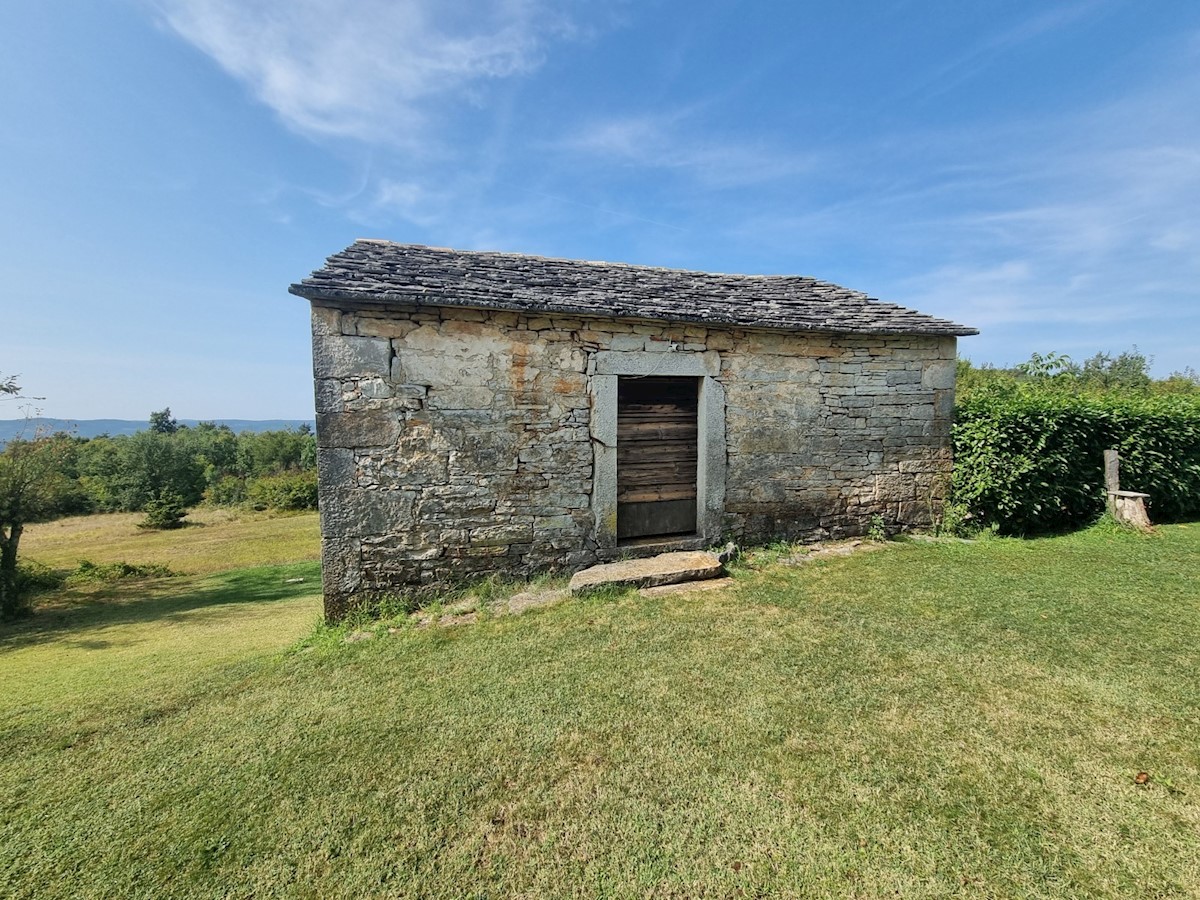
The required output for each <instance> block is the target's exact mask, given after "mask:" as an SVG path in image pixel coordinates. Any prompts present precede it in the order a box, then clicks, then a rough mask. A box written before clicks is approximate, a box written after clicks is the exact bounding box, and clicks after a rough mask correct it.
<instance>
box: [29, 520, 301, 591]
mask: <svg viewBox="0 0 1200 900" xmlns="http://www.w3.org/2000/svg"><path fill="white" fill-rule="evenodd" d="M142 518H143V516H142V515H141V514H140V513H109V514H106V515H98V516H74V517H72V518H69V519H60V520H58V521H56V522H47V523H44V524H41V525H31V526H29V527H28V529H27V530H26V532H25V535H24V537H22V539H21V555H22V557H23V558H25V559H28V560H32V561H34V562H38V563H41V564H42V565H46V566H50V567H51V568H56V569H74V568H75V566H76V565H77V564H78V563H79V561H80V560H81V559H88V560H91V561H92V562H95V563H110V562H137V563H157V564H160V565H166V566H169V567H170V568H171V569H172V570H174V571H176V572H188V573H191V574H196V575H205V574H210V573H213V572H227V571H229V570H231V569H241V568H246V567H248V566H263V565H282V564H284V563H293V562H301V561H304V560H316V559H319V558H320V556H321V536H320V530H319V525H318V518H317V513H315V512H310V513H296V514H292V515H287V514H269V513H254V512H237V511H232V510H227V509H216V508H208V507H200V508H198V509H196V510H194V511H192V512H190V513H188V518H187V522H188V523H189V524H188V525H187V527H185V528H180V529H176V530H172V531H147V530H144V529H139V528H138V527H137V524H138V523H139V522H141V521H142Z"/></svg>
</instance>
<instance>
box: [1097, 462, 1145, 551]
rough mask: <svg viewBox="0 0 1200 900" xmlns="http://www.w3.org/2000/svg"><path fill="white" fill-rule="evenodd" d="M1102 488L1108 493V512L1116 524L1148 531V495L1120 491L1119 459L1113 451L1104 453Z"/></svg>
mask: <svg viewBox="0 0 1200 900" xmlns="http://www.w3.org/2000/svg"><path fill="white" fill-rule="evenodd" d="M1104 487H1105V488H1106V489H1107V492H1108V511H1109V512H1110V513H1112V517H1113V518H1114V519H1116V520H1117V521H1118V522H1120V523H1122V524H1124V525H1129V526H1131V527H1133V528H1137V529H1138V530H1140V531H1149V530H1150V516H1149V515H1148V514H1147V513H1146V501H1147V500H1149V499H1150V495H1149V494H1142V493H1139V492H1138V491H1123V490H1121V457H1120V456H1119V455H1118V454H1117V451H1116V450H1115V449H1110V450H1105V451H1104Z"/></svg>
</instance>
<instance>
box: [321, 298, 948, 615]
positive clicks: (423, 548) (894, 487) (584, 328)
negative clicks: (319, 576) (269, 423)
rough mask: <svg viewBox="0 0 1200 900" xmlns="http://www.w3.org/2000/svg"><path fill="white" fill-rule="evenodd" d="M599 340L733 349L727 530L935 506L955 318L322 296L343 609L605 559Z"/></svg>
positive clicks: (325, 490)
mask: <svg viewBox="0 0 1200 900" xmlns="http://www.w3.org/2000/svg"><path fill="white" fill-rule="evenodd" d="M600 350H613V351H634V352H637V351H643V352H664V353H669V352H682V353H687V352H704V351H709V350H715V351H718V352H719V353H720V355H721V373H720V376H719V379H718V380H720V381H721V382H722V383H723V385H724V387H725V391H726V405H727V409H726V433H727V446H728V469H727V473H726V517H725V524H726V528H727V531H728V532H729V533H730V535H732V536H736V537H738V538H740V539H743V540H747V541H755V540H762V539H768V538H772V537H776V536H780V535H789V536H797V537H823V536H837V535H843V534H856V533H861V532H862V531H863V530H865V528H866V527H867V526H868V525H869V523H870V518H871V516H872V515H874V514H876V513H878V514H880V515H883V516H884V517H885V518H886V519H887V520H888V521H889V522H890V523H897V524H910V525H911V524H923V523H925V522H927V521H928V520H929V516H930V515H931V512H934V511H936V509H937V508H938V504H939V503H940V499H941V496H942V490H943V487H944V481H945V476H946V475H948V472H949V466H950V455H949V440H948V435H949V423H950V419H949V417H950V412H951V408H952V406H953V379H954V339H953V338H912V337H896V338H880V337H849V336H829V335H783V334H777V333H770V332H752V331H740V330H739V331H730V330H725V329H712V330H709V329H706V328H704V327H703V326H664V325H662V324H658V323H641V322H628V321H598V320H579V319H570V318H566V317H561V316H531V315H524V314H518V313H515V312H486V313H485V312H482V311H476V310H466V309H455V308H432V309H430V308H426V309H415V308H412V309H389V310H388V311H386V312H384V311H375V310H362V309H357V310H338V309H334V308H332V307H323V306H314V308H313V370H314V375H315V379H316V400H317V436H318V445H319V454H318V464H319V467H320V478H321V497H320V500H321V529H322V537H323V542H322V547H323V572H324V579H325V595H326V612H327V614H329V615H330V616H331V617H334V618H336V617H337V616H338V615H340V614H341V612H343V611H344V610H345V608H346V607H347V606H348V605H349V604H350V603H352V602H354V599H355V595H362V596H368V597H369V596H371V595H379V594H384V593H390V592H401V591H407V590H411V589H413V588H416V587H420V586H424V585H432V584H438V583H443V582H450V581H455V580H459V579H462V578H469V577H471V576H473V575H479V574H483V573H491V572H505V573H510V574H525V573H529V572H531V571H535V570H539V569H546V568H558V569H563V570H568V571H569V570H575V569H578V568H581V567H583V566H586V565H589V564H591V563H592V562H595V561H597V559H598V558H599V555H600V554H599V553H598V548H597V545H596V541H595V540H594V537H593V534H594V525H593V513H592V509H591V490H592V487H591V482H592V465H593V460H592V445H591V439H590V434H589V422H590V410H589V396H588V390H587V387H588V376H589V375H590V374H591V373H592V372H593V371H594V358H593V354H594V353H595V352H596V351H600Z"/></svg>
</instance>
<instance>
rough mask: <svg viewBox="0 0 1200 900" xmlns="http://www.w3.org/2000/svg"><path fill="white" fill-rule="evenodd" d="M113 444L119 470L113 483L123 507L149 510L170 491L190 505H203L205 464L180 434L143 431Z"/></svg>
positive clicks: (119, 505)
mask: <svg viewBox="0 0 1200 900" xmlns="http://www.w3.org/2000/svg"><path fill="white" fill-rule="evenodd" d="M113 443H114V444H115V445H116V447H117V454H116V463H117V468H116V471H115V472H113V473H112V475H111V476H110V477H111V481H110V482H109V483H110V489H111V491H112V495H113V498H114V499H115V500H116V504H117V506H118V507H119V508H121V509H127V510H141V509H145V506H146V504H147V503H148V502H150V501H151V500H154V499H157V498H159V497H162V496H163V495H164V494H165V493H166V492H168V491H169V492H173V493H176V494H178V495H179V496H180V497H181V498H183V503H184V504H185V505H186V506H192V505H194V504H196V503H199V502H200V498H201V497H202V496H203V495H204V486H205V482H204V465H203V464H202V463H201V461H200V460H198V459H197V458H196V457H195V456H193V455H192V454H191V453H190V452H189V451H188V448H187V447H185V446H184V445H183V443H182V441H181V440H180V435H174V434H162V433H160V432H155V431H139V432H137V434H131V435H129V436H128V437H125V436H122V437H120V438H118V439H115V440H114V441H113Z"/></svg>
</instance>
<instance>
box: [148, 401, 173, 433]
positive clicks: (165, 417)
mask: <svg viewBox="0 0 1200 900" xmlns="http://www.w3.org/2000/svg"><path fill="white" fill-rule="evenodd" d="M150 430H151V431H153V432H154V433H155V434H174V433H175V432H177V431H178V430H179V423H178V422H176V421H175V418H174V417H173V416H172V415H171V407H169V406H168V407H166V408H165V409H160V410H159V411H158V412H152V413H150Z"/></svg>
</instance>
